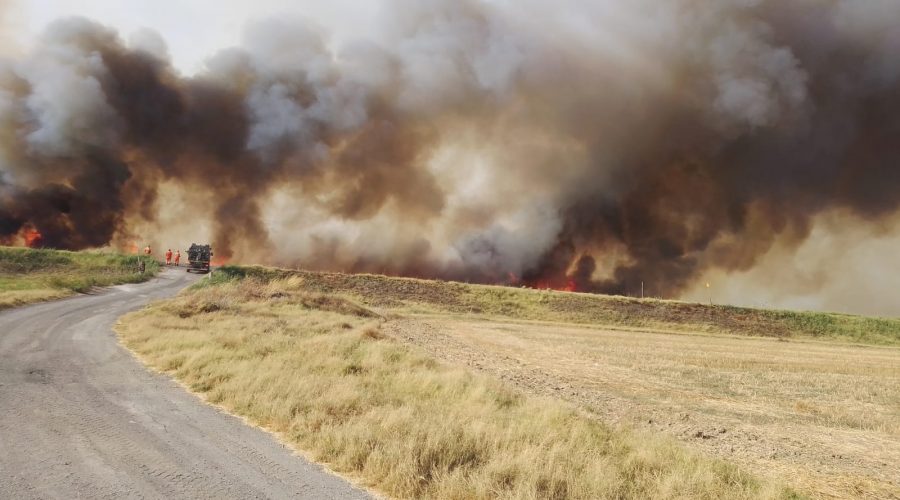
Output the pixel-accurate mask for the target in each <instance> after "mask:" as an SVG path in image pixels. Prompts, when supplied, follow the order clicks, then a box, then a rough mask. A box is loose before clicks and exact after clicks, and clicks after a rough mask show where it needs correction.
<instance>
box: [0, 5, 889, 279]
mask: <svg viewBox="0 0 900 500" xmlns="http://www.w3.org/2000/svg"><path fill="white" fill-rule="evenodd" d="M898 26H900V5H898V4H897V2H896V0H873V1H866V2H862V1H855V0H843V1H837V0H835V1H824V0H823V1H819V0H803V1H798V2H780V1H767V0H719V1H716V2H699V1H696V0H677V1H668V2H663V1H659V0H639V1H635V2H619V1H613V0H609V1H600V2H596V1H595V2H586V1H575V0H568V1H563V2H554V3H553V5H552V6H548V5H542V3H541V2H537V1H525V2H508V3H507V2H478V1H475V0H470V1H455V0H453V1H451V0H429V1H425V2H414V1H411V0H410V1H396V2H391V3H390V4H388V7H387V8H386V10H385V13H384V25H383V28H382V30H381V35H380V36H378V37H376V38H375V39H373V40H358V41H353V42H350V43H346V44H342V45H340V46H336V45H335V44H334V43H332V42H331V41H330V40H329V37H328V34H327V32H326V31H325V30H324V29H322V28H319V27H316V26H311V25H309V24H308V23H305V22H302V21H290V20H282V19H279V20H270V21H265V22H261V23H258V24H256V25H255V26H253V27H252V28H250V29H248V31H247V34H246V42H245V43H244V44H243V45H242V46H241V47H237V48H231V49H227V50H223V51H221V52H220V53H218V54H215V55H213V56H212V57H211V58H210V59H209V61H208V62H207V68H206V70H205V71H203V72H201V73H200V74H197V75H194V76H191V77H186V76H183V75H180V74H179V73H178V72H177V71H176V70H175V69H173V67H172V66H171V64H170V62H169V60H168V49H167V47H166V46H165V42H164V41H163V40H161V39H160V38H159V37H158V36H157V35H155V34H154V33H152V32H142V33H138V34H136V35H134V36H132V37H131V38H130V39H129V42H128V43H126V42H124V41H123V40H122V39H121V38H120V37H119V35H118V34H117V33H115V32H113V31H112V30H110V29H109V28H106V27H104V26H101V25H98V24H95V23H93V22H91V21H88V20H85V19H68V20H62V21H59V22H57V23H55V24H53V25H52V26H50V27H49V28H48V29H47V31H46V33H45V35H44V36H43V38H42V39H41V41H40V43H39V44H38V45H37V46H36V47H35V48H34V50H33V52H31V53H30V54H28V55H27V56H25V57H21V58H17V59H13V60H8V61H6V62H5V63H4V64H3V65H2V67H0V241H4V242H7V243H14V242H17V241H21V240H22V238H24V237H25V235H28V234H33V233H35V232H37V233H39V234H40V237H41V239H40V243H41V244H44V245H49V246H56V247H64V248H86V247H92V246H99V245H105V244H114V245H122V246H125V245H129V244H130V242H131V241H135V240H137V239H142V240H143V239H148V238H152V237H153V236H152V235H149V234H148V232H152V231H159V232H165V231H166V230H167V229H166V227H165V225H164V224H162V223H161V220H169V219H171V218H172V215H171V214H170V213H168V212H167V210H171V204H170V203H167V202H165V200H168V199H169V198H171V196H172V193H173V192H176V191H177V192H179V193H181V198H182V202H180V203H178V206H179V207H180V209H181V210H183V211H185V212H186V213H183V214H180V216H181V217H182V218H187V219H196V220H197V221H198V224H200V223H201V222H200V221H202V224H207V223H208V224H210V234H211V237H212V240H213V244H214V245H215V247H216V249H217V253H218V255H219V256H220V257H225V258H232V257H233V258H237V259H241V260H247V261H258V262H265V263H275V264H290V265H302V266H307V267H318V268H330V269H341V270H348V271H349V270H354V271H362V270H365V271H376V272H389V273H394V274H406V275H417V276H432V277H444V278H454V279H465V280H471V281H483V282H505V283H511V284H527V285H531V286H541V287H545V286H546V287H554V288H569V289H578V290H584V291H602V292H613V293H634V292H635V291H636V290H639V289H640V284H641V283H642V282H647V283H652V286H653V289H654V294H655V295H662V296H675V295H677V294H679V293H680V292H681V291H683V290H685V289H686V288H687V287H689V286H690V285H692V283H693V282H694V281H695V280H696V279H697V277H698V276H700V275H702V274H703V273H706V272H707V271H709V270H711V269H723V270H735V271H742V270H747V269H750V268H752V267H753V266H754V265H755V264H756V262H757V260H758V259H759V258H760V256H762V255H765V254H766V253H767V252H769V250H770V249H771V248H772V247H773V245H775V244H776V242H777V244H778V245H782V246H783V245H786V246H787V248H790V247H792V246H796V245H799V244H801V243H802V242H803V241H804V240H805V239H806V237H807V236H808V235H809V234H810V231H811V230H812V221H813V220H814V218H815V217H816V216H818V215H819V214H822V213H825V212H828V211H831V210H841V211H842V212H845V213H849V214H852V215H853V216H854V217H858V218H859V219H861V220H864V221H869V222H878V221H881V220H885V219H886V218H888V217H891V216H893V215H894V214H895V213H896V212H897V211H898V208H900V197H898V196H897V194H896V193H897V192H898V188H900V166H898V165H897V161H898V159H900V140H898V138H900V59H898V58H897V57H896V54H898V53H900V28H898Z"/></svg>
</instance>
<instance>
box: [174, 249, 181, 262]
mask: <svg viewBox="0 0 900 500" xmlns="http://www.w3.org/2000/svg"><path fill="white" fill-rule="evenodd" d="M180 261H181V250H175V265H176V266H179V265H180V264H179V262H180Z"/></svg>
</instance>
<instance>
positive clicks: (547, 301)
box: [218, 266, 900, 345]
mask: <svg viewBox="0 0 900 500" xmlns="http://www.w3.org/2000/svg"><path fill="white" fill-rule="evenodd" d="M291 276H297V277H301V278H303V280H304V283H305V285H304V286H305V289H306V290H308V291H312V292H318V293H326V294H338V295H340V296H343V297H346V298H348V299H351V300H354V301H357V302H359V303H360V304H362V305H365V306H367V307H372V308H376V309H389V310H391V311H396V312H400V313H419V314H428V313H441V314H442V313H454V314H465V315H467V316H472V315H475V316H479V317H484V318H485V319H490V318H492V317H495V318H503V319H506V318H512V319H516V320H533V321H546V322H565V323H575V324H587V325H593V326H598V325H599V326H611V327H622V328H636V329H649V330H655V331H663V332H665V331H675V332H690V333H713V334H721V333H724V334H733V335H750V336H760V337H778V338H797V339H803V338H809V339H818V340H835V341H841V342H853V343H861V344H871V345H900V318H872V317H865V316H855V315H850V314H838V313H824V312H805V311H783V310H768V309H753V308H747V307H736V306H727V305H707V304H696V303H688V302H678V301H672V300H658V299H636V298H630V297H613V296H606V295H594V294H586V293H569V292H558V291H550V290H532V289H522V288H511V287H504V286H485V285H470V284H465V283H455V282H442V281H432V280H420V279H412V278H392V277H386V276H377V275H368V274H341V273H316V272H307V271H292V270H280V269H272V268H263V267H228V266H226V267H224V268H222V271H221V272H220V273H219V274H218V279H229V278H242V277H254V278H257V279H261V280H265V281H268V280H273V279H279V278H287V277H291Z"/></svg>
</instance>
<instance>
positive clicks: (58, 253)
mask: <svg viewBox="0 0 900 500" xmlns="http://www.w3.org/2000/svg"><path fill="white" fill-rule="evenodd" d="M141 259H143V260H144V261H145V262H146V272H145V273H144V274H143V275H142V274H141V273H139V272H138V263H139V262H140V260H141ZM158 270H159V264H158V263H157V262H156V261H155V260H153V259H152V258H146V257H138V256H136V255H122V254H117V253H109V252H99V251H90V252H67V251H63V250H44V249H40V250H39V249H30V248H11V247H0V309H4V308H8V307H15V306H20V305H24V304H29V303H33V302H40V301H44V300H51V299H57V298H61V297H66V296H68V295H72V294H75V293H81V292H86V291H88V290H90V289H91V288H93V287H97V286H109V285H117V284H121V283H136V282H139V281H143V280H145V279H147V278H148V277H150V276H153V275H154V274H156V272H157V271H158Z"/></svg>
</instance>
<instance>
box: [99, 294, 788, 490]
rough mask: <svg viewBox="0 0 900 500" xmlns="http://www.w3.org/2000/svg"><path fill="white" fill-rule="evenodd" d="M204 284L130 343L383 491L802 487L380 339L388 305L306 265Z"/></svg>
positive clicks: (135, 327)
mask: <svg viewBox="0 0 900 500" xmlns="http://www.w3.org/2000/svg"><path fill="white" fill-rule="evenodd" d="M207 282H208V280H204V284H206V283H207ZM208 283H210V284H209V285H208V286H205V287H204V288H194V289H192V290H189V291H187V292H185V293H184V294H183V295H181V296H180V297H178V298H176V299H174V300H171V301H166V302H162V303H157V304H155V305H153V306H151V307H150V308H148V309H147V310H144V311H141V312H137V313H133V314H131V315H129V316H126V317H125V318H124V319H123V320H122V322H121V323H120V324H119V325H118V327H117V329H118V331H119V333H120V336H121V338H122V341H123V342H124V343H125V345H127V346H128V347H129V348H130V349H132V350H133V351H134V352H135V353H137V355H138V356H139V357H141V359H143V360H145V361H146V362H147V363H148V364H150V365H151V366H153V367H155V368H157V369H159V370H162V371H165V372H167V373H170V374H172V375H173V376H174V377H175V378H177V379H178V380H181V381H183V382H184V383H185V384H187V385H188V386H189V387H190V388H191V389H192V390H194V391H196V392H198V393H200V394H202V395H203V396H204V397H205V398H206V399H208V400H209V401H210V402H212V403H215V404H218V405H221V406H222V407H224V408H226V409H228V410H229V411H231V412H234V413H236V414H238V415H241V416H244V417H246V418H248V419H249V420H251V421H253V422H255V423H256V424H258V425H261V426H264V427H266V428H268V429H271V430H273V431H275V432H277V433H278V434H279V435H280V436H281V437H282V438H283V439H284V440H286V441H287V442H289V443H291V444H292V445H294V446H296V447H297V448H298V449H300V450H305V451H306V452H307V453H309V454H310V455H311V456H312V458H314V459H315V460H318V461H322V462H325V463H328V464H329V465H330V466H331V467H332V468H333V469H335V470H337V471H339V472H342V473H344V474H348V475H350V476H352V477H356V478H359V480H360V481H361V482H363V483H364V484H365V485H367V486H369V487H373V488H375V489H376V490H379V491H383V492H386V493H387V494H388V495H391V496H396V497H405V498H466V499H468V498H784V497H792V496H794V494H793V493H791V492H790V491H788V490H785V489H783V488H781V487H779V486H777V485H776V484H774V483H771V482H769V481H765V480H759V479H755V478H753V477H751V476H749V475H747V474H745V473H743V472H741V471H740V470H739V469H738V468H736V467H735V466H733V465H730V464H728V463H725V462H722V461H718V460H714V459H709V458H706V457H704V456H701V455H699V454H697V453H693V452H690V451H688V450H686V449H685V448H684V447H683V446H682V445H680V444H677V442H676V441H675V440H674V439H670V438H666V437H661V436H660V435H658V434H656V433H650V432H645V431H635V430H629V429H627V428H620V427H610V426H608V425H605V424H603V423H600V422H599V421H597V420H596V419H593V418H589V417H587V416H586V415H584V414H582V413H580V412H579V411H577V410H576V409H574V408H573V407H572V406H570V405H568V404H566V403H563V402H561V401H559V400H557V399H553V398H546V397H540V396H535V395H527V394H524V393H522V392H520V391H519V390H516V389H514V388H510V387H509V386H508V385H505V384H503V383H501V382H499V381H497V380H496V379H494V378H492V377H488V376H486V375H483V374H477V373H472V372H471V371H468V370H465V369H462V368H457V367H454V366H452V365H448V364H444V363H441V362H437V361H435V360H434V359H433V358H432V357H430V356H428V355H426V354H424V353H423V352H422V351H421V350H419V349H417V348H414V347H411V346H408V345H406V344H403V343H400V342H397V341H396V340H393V339H391V338H384V334H383V333H382V326H383V321H384V320H383V319H382V317H381V316H382V314H383V312H378V311H373V310H371V309H370V308H367V307H364V306H363V305H360V304H358V303H356V302H354V301H352V300H347V299H346V298H342V297H340V296H336V295H334V294H328V293H321V292H320V291H310V290H309V287H308V281H306V278H305V277H300V278H298V277H294V278H288V279H287V280H283V281H275V282H270V283H263V282H260V281H256V280H243V281H236V282H225V283H222V282H221V281H219V282H217V280H216V279H213V280H212V281H209V282H208Z"/></svg>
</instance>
